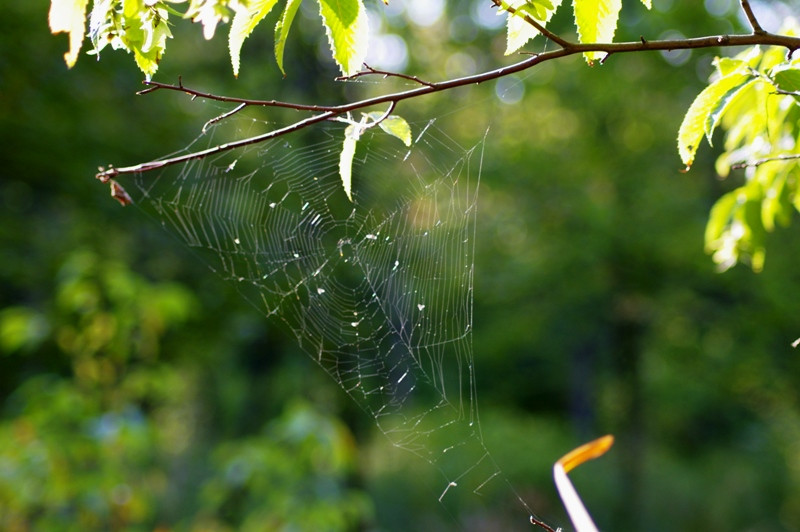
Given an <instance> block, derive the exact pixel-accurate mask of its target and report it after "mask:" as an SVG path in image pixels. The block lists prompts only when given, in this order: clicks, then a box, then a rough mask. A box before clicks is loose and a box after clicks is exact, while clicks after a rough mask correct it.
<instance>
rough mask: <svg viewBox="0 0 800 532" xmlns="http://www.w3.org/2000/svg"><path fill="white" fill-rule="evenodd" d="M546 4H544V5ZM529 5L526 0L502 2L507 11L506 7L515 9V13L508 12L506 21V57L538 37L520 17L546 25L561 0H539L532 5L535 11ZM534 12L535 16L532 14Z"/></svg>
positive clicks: (536, 32) (534, 30)
mask: <svg viewBox="0 0 800 532" xmlns="http://www.w3.org/2000/svg"><path fill="white" fill-rule="evenodd" d="M545 2H546V3H545ZM530 5H531V4H530V3H529V2H527V0H511V2H508V3H506V2H502V7H503V8H504V9H506V11H508V7H512V8H514V9H516V10H517V11H516V13H513V14H512V13H511V12H509V14H508V20H507V26H508V30H507V34H506V52H505V53H506V55H510V54H513V53H514V52H516V51H517V50H519V49H520V48H522V47H523V46H525V44H527V42H528V41H530V40H531V39H533V38H534V37H536V36H537V35H539V30H537V29H536V28H534V27H533V26H532V25H530V24H528V23H527V22H526V21H525V18H524V17H523V16H522V15H525V14H528V15H531V16H532V17H533V18H535V19H537V20H539V21H540V22H542V23H544V24H546V23H547V22H549V21H550V18H551V17H552V16H553V13H555V11H556V9H558V6H560V5H561V0H554V1H553V2H550V1H549V0H541V1H539V2H535V3H534V4H533V5H534V7H535V9H532V8H530V7H529V6H530ZM533 12H535V14H533ZM498 14H499V13H498Z"/></svg>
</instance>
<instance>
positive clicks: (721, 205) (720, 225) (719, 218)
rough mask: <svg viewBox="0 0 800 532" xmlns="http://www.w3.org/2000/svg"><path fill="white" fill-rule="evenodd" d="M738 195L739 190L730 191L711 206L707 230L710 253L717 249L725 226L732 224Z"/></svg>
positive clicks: (707, 247) (706, 239)
mask: <svg viewBox="0 0 800 532" xmlns="http://www.w3.org/2000/svg"><path fill="white" fill-rule="evenodd" d="M738 197H739V190H733V191H731V192H728V193H727V194H725V195H724V196H722V197H721V198H719V199H718V200H717V201H716V203H714V206H713V207H712V208H711V214H710V215H709V217H708V223H706V232H705V242H706V251H707V252H708V253H711V252H712V251H714V250H716V249H717V247H718V245H719V240H720V238H721V237H722V235H723V233H724V232H725V228H726V227H727V226H728V225H730V223H731V219H732V218H733V211H734V209H735V208H736V206H737V205H738Z"/></svg>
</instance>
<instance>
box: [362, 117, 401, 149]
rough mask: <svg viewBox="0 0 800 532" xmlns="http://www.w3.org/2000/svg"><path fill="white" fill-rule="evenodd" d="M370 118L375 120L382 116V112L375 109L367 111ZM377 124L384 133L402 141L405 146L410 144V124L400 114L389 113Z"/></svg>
mask: <svg viewBox="0 0 800 532" xmlns="http://www.w3.org/2000/svg"><path fill="white" fill-rule="evenodd" d="M367 116H368V117H369V118H370V120H372V121H373V122H374V121H377V120H380V118H381V117H382V116H383V113H381V112H379V111H375V112H372V113H367ZM378 125H379V126H380V128H381V129H382V130H384V131H385V132H386V133H388V134H390V135H391V136H393V137H397V138H398V139H400V140H402V141H403V144H405V145H406V146H411V126H409V125H408V122H406V121H405V119H404V118H403V117H401V116H397V115H389V116H387V117H386V118H384V119H383V120H381V121H380V122H379V123H378Z"/></svg>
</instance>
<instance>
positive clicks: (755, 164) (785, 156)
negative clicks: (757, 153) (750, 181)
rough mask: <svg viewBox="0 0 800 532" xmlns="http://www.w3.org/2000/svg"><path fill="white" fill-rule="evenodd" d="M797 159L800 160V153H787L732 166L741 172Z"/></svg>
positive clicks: (732, 168)
mask: <svg viewBox="0 0 800 532" xmlns="http://www.w3.org/2000/svg"><path fill="white" fill-rule="evenodd" d="M796 159H800V153H786V154H783V155H776V156H774V157H765V158H763V159H756V160H755V161H749V162H742V163H736V164H732V165H731V170H741V169H743V168H757V167H759V166H761V165H762V164H767V163H772V162H776V161H793V160H796Z"/></svg>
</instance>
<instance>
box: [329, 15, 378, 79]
mask: <svg viewBox="0 0 800 532" xmlns="http://www.w3.org/2000/svg"><path fill="white" fill-rule="evenodd" d="M318 1H319V8H320V15H322V23H323V25H324V26H325V33H326V34H327V35H328V44H329V45H330V47H331V52H332V53H333V59H334V60H335V61H336V64H338V65H339V69H340V70H341V71H342V74H344V75H345V76H349V75H352V74H355V73H356V72H358V71H359V69H360V68H361V65H362V64H363V63H364V57H366V55H367V45H368V41H369V28H368V25H367V11H366V9H365V8H364V4H363V2H362V0H318Z"/></svg>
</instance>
